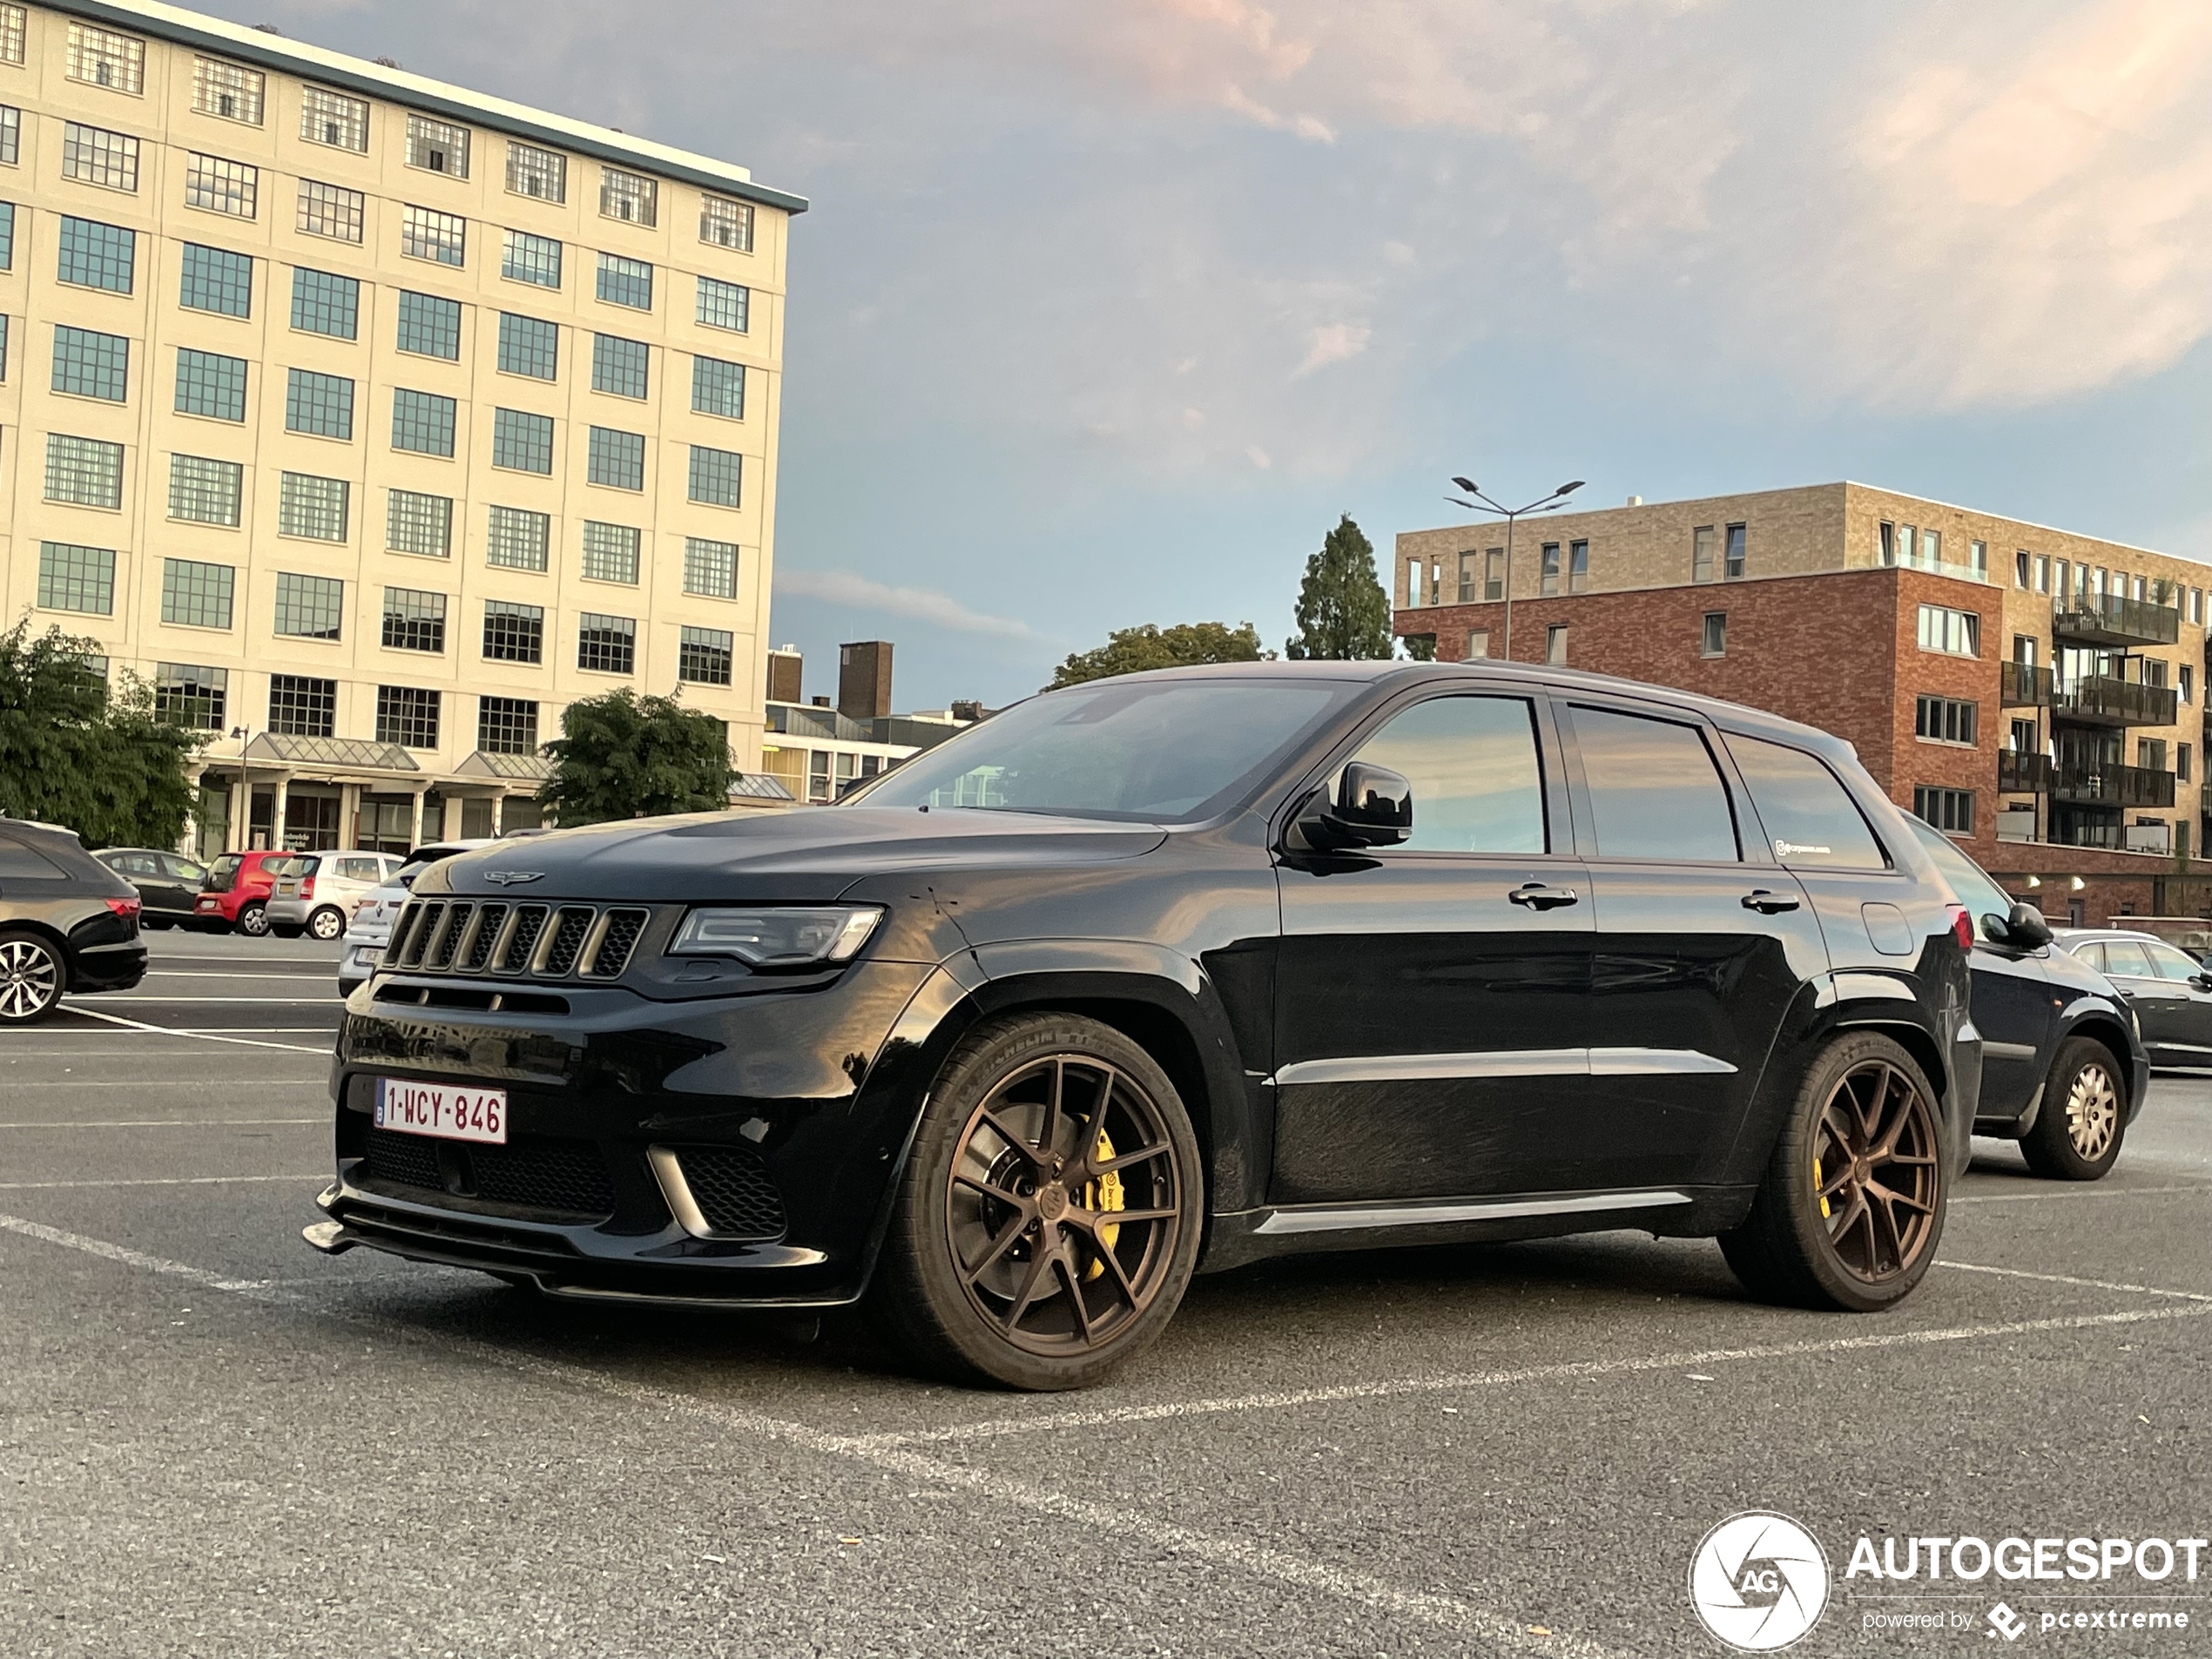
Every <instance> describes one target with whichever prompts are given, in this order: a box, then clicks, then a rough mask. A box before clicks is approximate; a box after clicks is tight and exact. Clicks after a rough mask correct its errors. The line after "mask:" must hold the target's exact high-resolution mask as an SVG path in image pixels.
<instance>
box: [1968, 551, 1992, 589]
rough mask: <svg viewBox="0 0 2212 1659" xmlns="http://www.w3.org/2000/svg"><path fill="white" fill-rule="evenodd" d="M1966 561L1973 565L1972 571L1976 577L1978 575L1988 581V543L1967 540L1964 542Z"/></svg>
mask: <svg viewBox="0 0 2212 1659" xmlns="http://www.w3.org/2000/svg"><path fill="white" fill-rule="evenodd" d="M1966 563H1968V564H1969V565H1970V566H1972V567H1973V573H1974V574H1975V575H1976V576H1977V577H1980V578H1981V579H1982V580H1983V581H1985V582H1986V581H1988V580H1989V543H1986V542H1969V543H1967V544H1966Z"/></svg>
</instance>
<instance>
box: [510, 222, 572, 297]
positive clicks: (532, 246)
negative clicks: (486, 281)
mask: <svg viewBox="0 0 2212 1659" xmlns="http://www.w3.org/2000/svg"><path fill="white" fill-rule="evenodd" d="M499 273H500V275H502V276H503V277H505V278H506V279H507V280H509V281H510V282H529V283H535V284H536V286H537V287H541V288H557V287H560V286H561V245H560V244H559V243H558V242H556V241H555V240H554V239H552V238H551V237H550V236H531V235H529V234H528V233H525V232H523V231H509V232H508V233H507V251H506V253H505V256H504V257H503V258H502V260H501V261H500V266H499Z"/></svg>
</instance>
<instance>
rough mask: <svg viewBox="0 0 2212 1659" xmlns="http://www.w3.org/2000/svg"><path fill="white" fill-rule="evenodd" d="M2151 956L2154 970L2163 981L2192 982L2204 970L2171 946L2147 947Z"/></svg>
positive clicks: (2145, 947) (2145, 948)
mask: <svg viewBox="0 0 2212 1659" xmlns="http://www.w3.org/2000/svg"><path fill="white" fill-rule="evenodd" d="M2142 948H2143V949H2144V950H2145V951H2147V952H2148V953H2149V954H2150V965H2151V968H2152V970H2153V971H2154V972H2155V973H2156V974H2157V975H2158V977H2159V978H2161V979H2173V980H2192V979H2195V977H2196V976H2197V975H2198V974H2202V972H2203V971H2204V969H2203V968H2202V967H2201V966H2200V965H2199V964H2197V963H2196V962H2194V961H2190V960H2189V958H2188V957H2187V956H2185V955H2184V954H2182V953H2181V952H2180V951H2178V950H2175V948H2173V947H2172V946H2171V945H2145V946H2143V947H2142Z"/></svg>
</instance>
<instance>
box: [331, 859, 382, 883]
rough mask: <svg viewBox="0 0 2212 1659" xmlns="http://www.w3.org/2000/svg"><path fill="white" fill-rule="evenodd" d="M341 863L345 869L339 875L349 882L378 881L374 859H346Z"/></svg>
mask: <svg viewBox="0 0 2212 1659" xmlns="http://www.w3.org/2000/svg"><path fill="white" fill-rule="evenodd" d="M341 862H342V863H343V865H344V868H343V869H341V871H340V872H339V873H340V874H341V875H342V876H344V877H345V878H346V880H348V881H368V882H372V883H373V882H374V881H375V880H377V871H376V860H374V859H346V860H341Z"/></svg>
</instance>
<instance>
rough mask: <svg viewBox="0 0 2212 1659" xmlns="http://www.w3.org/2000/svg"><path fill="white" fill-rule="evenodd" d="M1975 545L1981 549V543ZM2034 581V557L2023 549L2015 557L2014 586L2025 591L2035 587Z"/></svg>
mask: <svg viewBox="0 0 2212 1659" xmlns="http://www.w3.org/2000/svg"><path fill="white" fill-rule="evenodd" d="M1974 545H1975V546H1977V547H1979V546H1980V545H1981V543H1979V542H1977V543H1974ZM2034 579H2035V559H2034V556H2033V554H2031V553H2030V552H2029V551H2028V550H2027V549H2026V548H2022V549H2020V551H2019V552H2017V553H2015V554H2013V586H2014V587H2016V588H2020V589H2022V590H2025V589H2027V588H2028V587H2031V586H2032V585H2033V583H2034Z"/></svg>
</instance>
